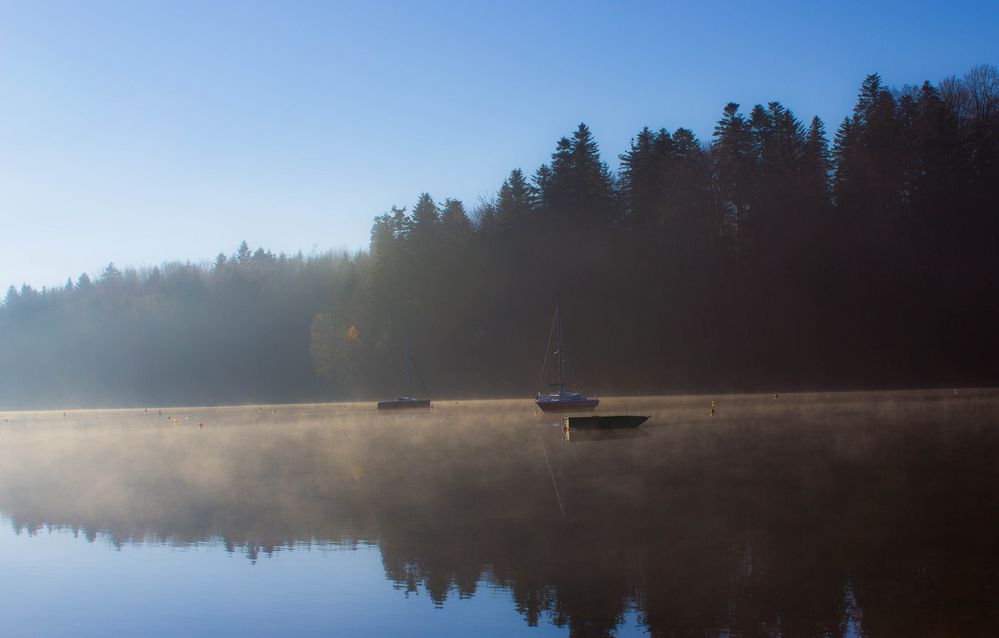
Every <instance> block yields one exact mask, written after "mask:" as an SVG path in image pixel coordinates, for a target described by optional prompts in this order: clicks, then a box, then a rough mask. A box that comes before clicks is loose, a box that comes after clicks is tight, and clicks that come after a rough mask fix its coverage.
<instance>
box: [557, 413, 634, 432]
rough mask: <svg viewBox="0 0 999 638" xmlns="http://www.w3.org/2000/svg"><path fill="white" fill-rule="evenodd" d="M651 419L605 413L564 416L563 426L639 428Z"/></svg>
mask: <svg viewBox="0 0 999 638" xmlns="http://www.w3.org/2000/svg"><path fill="white" fill-rule="evenodd" d="M648 420H649V417H647V416H642V415H637V414H636V415H623V414H616V415H615V414H605V415H594V416H564V417H562V428H563V429H570V430H619V429H624V428H637V427H638V426H640V425H641V424H643V423H645V422H646V421H648Z"/></svg>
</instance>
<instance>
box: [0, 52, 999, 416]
mask: <svg viewBox="0 0 999 638" xmlns="http://www.w3.org/2000/svg"><path fill="white" fill-rule="evenodd" d="M484 152H486V151H485V150H484ZM619 159H620V164H619V168H618V170H617V171H616V172H615V171H612V170H611V168H610V166H609V165H608V164H607V163H606V162H605V161H604V160H603V159H602V158H601V156H600V153H599V149H598V147H597V144H596V142H595V141H594V138H593V135H592V133H591V131H590V129H589V128H588V127H587V126H586V125H585V124H580V125H579V127H578V128H577V129H576V130H575V131H574V132H573V133H572V134H571V135H569V136H567V137H563V138H562V139H560V140H558V142H557V144H556V148H555V151H554V152H553V153H552V155H551V160H550V161H549V162H548V163H546V164H544V165H542V166H541V167H540V168H538V169H537V170H536V171H535V172H534V173H533V175H531V176H528V175H527V174H526V173H525V172H523V171H522V170H520V169H515V170H513V171H511V173H510V174H509V177H508V178H507V179H506V180H505V181H504V182H503V184H502V185H501V186H500V188H499V190H498V192H497V194H496V195H495V197H493V198H491V199H489V200H486V201H482V202H480V203H479V204H478V205H477V206H476V207H475V208H474V209H472V210H469V209H468V208H466V206H465V205H464V204H463V203H462V202H461V201H458V200H455V199H445V200H443V202H437V201H435V200H434V199H433V198H432V197H431V195H430V194H427V193H424V194H422V195H420V196H419V198H418V200H417V201H416V203H415V205H413V206H412V207H411V209H407V208H400V207H393V208H392V209H391V210H390V211H389V212H387V213H385V214H383V215H380V216H378V217H376V218H375V220H374V224H373V227H372V231H371V244H370V248H369V250H367V251H360V252H357V253H354V254H350V253H347V252H336V251H333V252H327V253H322V254H313V255H309V256H305V255H302V254H301V253H299V254H296V255H286V254H277V255H276V254H273V253H272V252H270V251H268V250H265V249H263V248H258V249H256V250H253V249H251V248H250V247H249V246H248V245H247V244H246V242H243V243H242V244H241V245H240V246H239V248H238V249H237V251H236V252H235V253H234V254H232V255H231V256H227V255H225V254H219V255H218V257H217V258H216V259H215V261H214V262H213V263H210V264H209V263H205V264H202V265H198V264H191V263H168V264H163V265H162V266H159V267H155V268H151V269H144V270H141V271H140V270H136V269H131V268H125V269H121V268H118V267H116V266H115V265H114V264H109V265H108V266H107V267H106V268H105V269H104V270H103V272H102V273H100V274H99V275H98V276H96V277H95V278H94V279H93V280H91V278H90V277H89V276H88V275H86V274H83V275H81V276H80V277H79V278H78V279H76V280H75V281H74V280H72V279H70V280H68V281H67V282H66V285H65V286H64V287H60V288H50V289H44V288H43V289H42V290H40V291H39V290H35V289H33V288H32V287H31V286H29V285H27V284H25V285H22V286H21V288H20V289H18V288H16V287H15V286H11V287H10V288H9V289H8V291H7V293H6V296H5V298H4V300H3V304H2V309H0V362H2V365H0V405H3V406H5V407H7V408H16V407H43V406H52V407H54V406H71V405H72V406H91V405H105V406H107V405H155V404H160V405H167V404H178V403H182V404H218V403H239V402H249V401H255V402H264V401H267V402H278V401H281V402H292V401H303V400H322V399H374V398H384V397H387V396H394V395H396V394H402V393H416V392H418V391H419V390H418V386H417V385H416V384H415V382H414V381H413V380H410V379H407V377H406V375H405V370H406V360H407V357H408V356H409V355H412V356H414V357H415V358H416V359H417V360H418V361H419V365H420V369H421V371H422V372H423V377H424V378H425V379H426V382H427V385H428V386H429V388H430V392H431V393H432V394H433V395H434V396H435V397H444V396H446V397H459V396H478V397H490V396H529V395H532V394H533V393H534V392H535V391H537V390H540V389H542V388H538V387H537V386H536V382H537V374H538V370H539V369H540V366H541V361H542V358H543V357H544V354H545V353H544V348H545V343H546V338H547V333H548V328H549V322H550V313H551V310H552V305H553V302H554V297H555V295H556V294H558V295H560V297H561V302H562V313H563V317H564V322H565V327H566V335H567V347H566V350H567V352H568V358H569V362H570V364H571V365H570V371H571V372H572V374H573V377H574V380H575V381H576V382H577V383H578V386H579V388H578V389H580V390H582V391H585V392H589V393H603V394H611V393H617V394H637V393H664V392H665V393H676V392H698V391H712V392H720V391H755V390H767V391H771V390H804V389H817V388H824V389H836V388H881V387H918V386H923V387H925V386H948V387H949V386H958V385H993V384H995V383H996V382H997V368H996V366H995V361H996V360H997V355H999V340H997V339H995V337H994V329H995V328H994V327H995V326H996V325H999V285H997V284H999V205H997V202H999V70H997V68H996V67H995V66H992V65H983V66H979V67H975V68H973V69H971V70H970V71H969V72H968V73H966V74H965V75H963V76H961V77H957V76H953V77H950V78H946V79H944V80H942V81H941V82H939V83H938V84H936V85H934V84H931V83H929V82H925V83H924V84H922V85H921V86H904V87H902V88H892V87H889V86H886V85H885V84H884V83H883V81H882V79H881V78H880V76H878V75H877V74H872V75H869V76H868V77H867V78H866V79H864V81H863V83H862V85H861V87H860V90H859V93H858V96H857V101H856V105H855V107H854V109H853V112H852V114H851V115H850V116H848V117H847V118H845V119H844V120H843V122H842V123H841V124H840V125H839V126H838V128H837V130H836V131H835V133H834V135H833V138H832V140H831V141H830V139H829V134H828V133H827V132H826V128H825V125H824V123H823V122H822V121H820V120H819V119H818V118H813V119H812V120H811V121H810V122H809V123H807V124H806V123H805V122H804V121H802V120H800V119H798V117H796V116H795V115H794V114H793V113H792V112H791V111H790V110H789V109H788V108H787V107H785V106H784V105H782V104H781V103H779V102H771V103H769V104H767V105H757V106H754V107H753V108H752V109H751V110H749V112H748V113H746V112H745V111H744V110H743V109H741V108H740V106H739V105H738V104H735V103H731V104H728V105H726V106H725V107H724V109H723V111H722V115H721V117H720V119H719V120H718V122H717V125H716V127H715V129H714V133H713V135H712V136H711V139H710V140H699V139H698V138H697V137H696V136H695V135H694V134H693V133H692V132H691V131H690V130H688V129H684V128H678V129H676V130H673V131H668V130H666V129H659V130H653V129H650V128H644V129H642V130H641V131H639V132H638V133H637V135H636V136H635V137H634V139H633V140H632V141H631V145H630V148H629V149H628V150H627V151H626V152H625V153H623V154H622V155H621V156H620V158H619ZM334 239H335V238H334Z"/></svg>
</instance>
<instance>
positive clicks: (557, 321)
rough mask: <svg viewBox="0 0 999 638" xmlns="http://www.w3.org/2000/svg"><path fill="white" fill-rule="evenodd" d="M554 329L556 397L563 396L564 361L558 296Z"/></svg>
mask: <svg viewBox="0 0 999 638" xmlns="http://www.w3.org/2000/svg"><path fill="white" fill-rule="evenodd" d="M555 329H556V330H557V331H558V395H559V397H560V398H561V397H564V396H565V359H563V358H562V313H560V312H559V303H558V295H555Z"/></svg>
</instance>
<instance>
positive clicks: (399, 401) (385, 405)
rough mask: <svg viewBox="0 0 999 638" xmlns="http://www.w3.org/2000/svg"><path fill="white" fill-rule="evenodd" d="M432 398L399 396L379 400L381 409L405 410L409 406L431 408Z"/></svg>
mask: <svg viewBox="0 0 999 638" xmlns="http://www.w3.org/2000/svg"><path fill="white" fill-rule="evenodd" d="M429 407H430V399H413V398H410V397H398V398H396V399H391V400H389V401H379V402H378V409H379V410H405V409H409V408H429Z"/></svg>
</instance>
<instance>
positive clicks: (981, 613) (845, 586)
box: [0, 391, 999, 636]
mask: <svg viewBox="0 0 999 638" xmlns="http://www.w3.org/2000/svg"><path fill="white" fill-rule="evenodd" d="M949 394H950V393H943V392H940V393H935V392H926V393H900V394H892V395H880V396H878V395H861V394H857V395H853V394H846V395H808V396H791V395H782V398H781V401H780V402H779V403H775V402H774V401H773V400H772V399H771V398H770V397H769V396H766V397H727V398H725V400H724V401H723V403H724V407H725V409H724V410H719V413H718V416H715V417H708V416H707V412H706V410H705V409H704V405H703V404H705V402H706V400H705V399H703V398H699V397H678V398H669V399H648V400H646V401H645V405H644V406H643V407H645V408H647V409H650V410H652V411H653V412H654V414H655V416H654V418H653V419H652V420H650V421H649V422H648V423H647V424H646V425H645V426H643V428H642V430H641V431H640V432H639V433H632V434H620V433H616V434H614V435H612V436H609V437H607V436H602V435H586V436H580V437H578V438H577V437H576V435H575V433H574V434H573V436H572V437H571V439H570V441H568V442H565V441H564V440H563V439H562V436H561V432H560V429H559V427H558V424H549V423H548V422H547V421H546V420H544V419H539V418H538V417H532V416H531V410H530V408H529V407H527V406H528V404H527V403H526V402H523V403H521V402H480V403H466V404H461V405H458V406H449V407H444V408H443V409H435V410H433V411H432V412H430V413H424V414H420V415H392V416H384V415H378V414H376V413H375V412H374V410H372V409H370V407H365V406H354V407H352V408H351V409H348V410H338V411H337V412H335V411H334V409H333V407H330V406H296V407H291V406H289V407H287V408H282V409H281V410H279V411H278V412H276V413H275V412H272V411H269V410H264V411H261V410H257V409H255V408H245V409H244V408H220V409H197V410H195V409H192V410H187V411H182V410H173V411H171V412H176V413H177V414H183V416H189V417H190V420H189V421H188V423H199V422H204V424H205V427H204V429H198V428H197V427H196V426H183V425H182V426H174V425H172V422H170V423H168V422H167V421H166V420H164V419H163V418H162V417H153V416H151V413H150V414H145V413H143V412H142V411H141V410H136V411H114V412H113V411H105V412H78V413H72V412H71V413H69V416H68V417H67V418H65V419H63V418H61V415H60V416H58V417H57V416H56V415H55V414H54V413H53V414H45V413H26V414H20V415H15V416H16V418H14V419H12V420H11V422H10V423H5V424H4V426H3V431H2V434H0V443H2V445H0V510H2V512H3V513H4V514H5V515H6V516H8V517H10V518H11V519H12V520H13V521H14V524H15V525H16V526H18V527H19V528H27V529H33V528H37V527H38V526H42V525H49V526H58V527H70V528H73V529H75V530H78V531H80V532H81V533H82V534H84V535H86V537H87V538H88V539H91V540H93V539H94V538H95V537H96V534H97V533H98V532H103V533H107V534H108V535H110V536H111V537H112V538H113V539H114V540H115V542H118V543H129V542H136V541H143V542H145V541H149V540H150V539H160V540H163V541H164V542H168V543H173V544H186V543H194V542H204V541H206V540H210V539H222V542H224V544H225V546H226V548H227V549H228V550H229V551H233V552H237V551H238V552H243V553H245V554H246V555H247V556H248V557H249V558H251V559H256V557H257V555H258V554H259V553H271V552H273V551H275V550H279V549H281V548H283V547H287V546H289V545H296V544H300V543H326V542H332V543H357V542H373V543H377V544H378V546H379V547H380V549H381V552H382V557H383V563H384V567H385V572H386V575H387V577H388V578H389V579H390V580H391V581H392V582H393V583H394V584H395V585H396V586H397V587H399V588H400V589H402V590H405V591H419V590H424V591H426V592H427V593H428V594H429V596H430V597H431V598H432V600H433V601H434V602H435V603H436V604H438V605H446V604H447V601H448V598H449V597H450V596H454V595H458V596H473V595H475V593H476V588H477V587H478V586H479V585H480V584H481V583H482V582H483V581H485V582H488V583H491V584H494V585H496V586H501V587H506V588H509V590H510V591H511V592H512V594H513V598H514V601H515V604H516V606H517V610H518V611H519V612H520V613H521V614H522V615H523V617H524V619H525V621H526V623H527V624H529V625H536V624H538V623H545V622H552V623H555V624H557V625H559V626H567V627H569V628H570V630H571V633H572V634H573V635H579V636H589V635H608V634H611V633H612V632H613V631H614V629H615V627H617V626H618V625H619V623H621V622H622V619H623V618H624V615H625V613H626V612H627V611H628V610H629V609H635V610H636V611H637V613H638V614H639V618H640V619H641V621H642V622H643V623H644V624H645V625H646V626H647V628H648V630H649V632H650V633H651V634H653V635H657V636H659V635H661V636H687V635H691V636H693V635H698V636H700V635H715V634H717V633H719V632H721V631H727V632H729V633H730V634H738V635H747V636H752V635H787V636H842V635H847V634H860V633H862V634H863V635H867V636H899V635H910V636H921V635H923V636H929V635H941V634H944V635H946V634H959V635H995V634H997V633H999V603H997V594H996V582H997V578H996V577H997V575H999V551H997V550H999V540H997V539H999V534H997V532H999V508H997V505H999V497H997V490H996V487H997V482H996V479H997V478H999V470H997V469H996V467H997V466H996V463H995V459H996V458H997V455H999V438H997V434H996V430H995V423H996V415H997V414H999V396H997V395H996V394H995V393H992V392H984V391H983V392H964V393H962V394H961V396H960V398H957V397H953V396H948V395H949ZM607 402H608V404H609V407H610V408H611V409H613V407H614V402H613V400H607ZM630 403H631V404H632V405H634V404H636V400H635V399H630ZM181 420H182V421H183V419H181ZM539 434H540V436H541V438H542V441H543V444H544V446H545V449H546V450H547V453H548V456H549V457H550V460H551V463H552V464H553V467H552V469H551V470H550V469H549V466H548V465H547V464H546V461H545V459H544V457H543V455H542V450H541V448H539V446H538V436H539ZM563 473H564V479H563ZM552 474H554V476H552ZM553 478H555V479H556V481H554V484H553V480H552V479H553ZM553 487H554V488H555V489H556V490H560V494H559V497H560V498H562V499H564V505H565V515H564V516H563V514H562V511H561V510H560V508H559V505H558V499H557V498H556V493H555V490H553Z"/></svg>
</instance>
